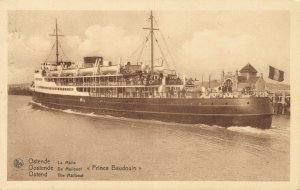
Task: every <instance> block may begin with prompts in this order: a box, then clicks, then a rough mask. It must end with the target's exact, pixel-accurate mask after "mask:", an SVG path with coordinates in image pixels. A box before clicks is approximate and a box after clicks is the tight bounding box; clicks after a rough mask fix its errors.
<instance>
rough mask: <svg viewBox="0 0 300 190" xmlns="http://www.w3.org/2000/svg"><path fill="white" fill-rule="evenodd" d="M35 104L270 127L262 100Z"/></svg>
mask: <svg viewBox="0 0 300 190" xmlns="http://www.w3.org/2000/svg"><path fill="white" fill-rule="evenodd" d="M33 101H34V102H37V103H41V104H43V105H45V106H47V107H50V108H57V109H72V110H78V111H81V112H87V113H91V112H93V113H94V114H100V115H112V116H117V117H128V118H136V119H147V120H159V121H166V122H177V123H187V124H207V125H219V126H224V127H229V126H252V127H257V128H262V129H267V128H270V127H271V124H272V107H271V104H270V101H269V99H268V98H266V97H261V98H258V97H257V98H211V99H199V98H198V99H186V98H171V99H166V98H124V97H122V98H121V97H120V98H116V97H79V96H69V95H51V94H46V93H40V92H34V93H33Z"/></svg>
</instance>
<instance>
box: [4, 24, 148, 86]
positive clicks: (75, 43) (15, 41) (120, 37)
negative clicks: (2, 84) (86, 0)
mask: <svg viewBox="0 0 300 190" xmlns="http://www.w3.org/2000/svg"><path fill="white" fill-rule="evenodd" d="M141 40H142V39H140V38H139V36H135V35H128V34H126V31H125V29H123V28H121V27H115V26H100V25H93V26H90V27H88V28H87V29H86V31H85V33H84V36H83V37H79V36H66V37H63V39H62V41H61V46H62V49H63V52H61V51H60V54H61V55H62V56H63V57H64V60H66V59H67V58H69V59H70V60H71V61H74V62H76V63H79V62H82V60H83V57H84V56H103V57H104V58H106V59H108V60H111V59H113V60H112V61H116V60H117V58H118V57H120V56H122V57H128V55H129V54H130V53H132V52H133V50H134V49H135V48H136V47H137V46H138V45H139V43H141ZM52 44H53V39H50V38H46V37H39V36H34V37H30V38H28V39H27V38H26V37H25V36H23V35H22V34H19V33H11V34H9V49H8V54H9V55H8V59H9V83H18V82H30V81H32V77H33V71H34V69H36V68H38V67H39V65H40V63H42V62H43V61H45V59H46V58H47V56H48V55H49V53H50V50H51V46H52ZM54 50H55V49H54ZM50 59H51V60H52V61H53V60H55V51H52V54H51V56H50V58H49V60H50ZM15 73H23V74H15Z"/></svg>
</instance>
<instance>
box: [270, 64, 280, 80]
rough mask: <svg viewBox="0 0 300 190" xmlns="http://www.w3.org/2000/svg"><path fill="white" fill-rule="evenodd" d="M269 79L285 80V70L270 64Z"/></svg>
mask: <svg viewBox="0 0 300 190" xmlns="http://www.w3.org/2000/svg"><path fill="white" fill-rule="evenodd" d="M269 79H272V80H276V81H279V82H282V81H283V80H284V72H283V71H281V70H279V69H276V68H274V67H272V66H269Z"/></svg>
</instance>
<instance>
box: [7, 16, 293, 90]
mask: <svg viewBox="0 0 300 190" xmlns="http://www.w3.org/2000/svg"><path fill="white" fill-rule="evenodd" d="M149 14H150V12H149V11H9V14H8V19H9V20H8V32H9V36H8V37H9V39H8V42H9V45H8V64H9V65H8V69H9V74H8V77H9V81H8V82H9V83H23V82H31V81H32V80H33V71H34V70H35V69H37V68H39V66H40V64H41V63H42V62H44V61H46V60H48V61H54V60H55V51H51V49H52V46H53V43H54V40H55V38H53V37H51V36H49V34H52V33H53V32H54V28H55V20H56V19H57V21H58V27H59V33H62V34H64V36H63V37H60V44H61V47H62V49H63V52H62V51H61V52H60V54H61V55H62V59H63V60H70V61H74V62H76V63H81V62H82V61H83V57H84V56H103V57H104V59H105V60H110V61H112V62H113V63H118V62H119V60H120V59H121V60H122V61H123V62H126V61H129V60H130V61H131V62H136V60H137V59H138V57H140V55H141V58H140V59H139V61H143V62H144V63H149V59H150V49H149V48H150V44H149V40H148V42H147V43H146V47H145V48H144V49H143V50H144V51H143V52H142V51H141V50H142V47H144V46H142V44H143V42H144V41H145V38H146V36H147V35H148V33H149V31H147V30H143V27H149V25H150V22H149V19H148V18H149ZM153 14H154V17H155V19H156V22H155V27H158V28H159V31H155V36H156V39H157V40H158V45H159V46H155V55H156V56H155V57H156V60H157V61H156V62H155V64H156V65H160V64H161V59H159V58H161V57H165V58H166V60H165V61H164V65H166V66H168V68H169V69H176V70H177V72H178V73H180V74H182V75H186V76H187V77H193V78H194V77H196V78H198V79H201V77H202V75H203V76H204V80H205V79H207V80H208V76H209V74H211V76H212V79H220V74H221V71H222V70H225V72H233V73H234V72H235V71H236V70H239V69H241V68H242V67H243V66H245V65H246V64H247V63H250V64H252V65H253V66H254V67H255V68H256V69H257V70H258V72H259V73H263V76H264V78H265V80H266V81H267V82H272V81H271V80H269V79H267V77H268V69H269V65H272V66H274V67H275V68H278V69H280V70H283V71H284V72H285V81H284V82H283V83H285V84H289V80H290V76H289V75H290V15H289V12H288V11H154V12H153ZM159 47H160V48H161V49H162V52H163V53H160V52H159V49H160V48H159ZM141 52H142V53H141ZM47 58H48V59H47ZM60 59H61V58H60ZM273 82H274V81H273Z"/></svg>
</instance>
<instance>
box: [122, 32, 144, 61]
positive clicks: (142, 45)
mask: <svg viewBox="0 0 300 190" xmlns="http://www.w3.org/2000/svg"><path fill="white" fill-rule="evenodd" d="M149 35H150V34H148V36H146V39H145V40H143V42H142V43H141V45H140V46H138V47H137V48H136V49H135V50H134V51H133V52H132V53H131V54H130V56H129V57H128V58H127V60H130V59H131V58H132V57H133V56H134V55H135V54H136V53H137V52H138V50H139V49H141V48H144V46H145V43H146V42H147V41H148V37H149Z"/></svg>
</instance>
